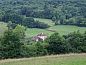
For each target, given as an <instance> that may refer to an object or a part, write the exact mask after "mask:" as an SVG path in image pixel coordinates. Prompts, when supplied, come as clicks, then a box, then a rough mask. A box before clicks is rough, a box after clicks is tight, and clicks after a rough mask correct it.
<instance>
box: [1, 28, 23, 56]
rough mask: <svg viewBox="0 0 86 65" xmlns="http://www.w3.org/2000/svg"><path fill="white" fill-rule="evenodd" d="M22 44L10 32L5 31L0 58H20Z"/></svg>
mask: <svg viewBox="0 0 86 65" xmlns="http://www.w3.org/2000/svg"><path fill="white" fill-rule="evenodd" d="M21 45H22V43H21V42H20V39H19V37H18V36H16V35H15V34H14V33H13V32H12V31H10V30H9V31H6V32H5V33H4V37H3V38H2V40H1V49H0V52H1V58H14V57H20V50H21Z"/></svg>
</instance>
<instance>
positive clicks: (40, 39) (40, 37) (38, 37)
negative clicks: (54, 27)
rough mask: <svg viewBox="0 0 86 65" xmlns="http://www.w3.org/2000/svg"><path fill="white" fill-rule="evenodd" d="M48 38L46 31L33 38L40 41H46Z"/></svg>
mask: <svg viewBox="0 0 86 65" xmlns="http://www.w3.org/2000/svg"><path fill="white" fill-rule="evenodd" d="M46 38H47V35H45V34H44V33H40V34H38V35H37V36H34V37H33V38H32V40H33V41H36V42H38V41H44V40H45V39H46Z"/></svg>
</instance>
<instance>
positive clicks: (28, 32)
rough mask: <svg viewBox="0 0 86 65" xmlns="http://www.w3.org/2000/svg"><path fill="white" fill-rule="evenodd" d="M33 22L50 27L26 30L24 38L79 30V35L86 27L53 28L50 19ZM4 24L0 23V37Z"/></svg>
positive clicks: (66, 26) (67, 26)
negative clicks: (39, 22)
mask: <svg viewBox="0 0 86 65" xmlns="http://www.w3.org/2000/svg"><path fill="white" fill-rule="evenodd" d="M34 19H35V20H39V21H41V22H44V23H46V24H48V25H50V26H51V27H50V28H47V29H37V28H27V30H26V37H32V36H35V35H37V34H40V33H44V34H46V35H48V36H50V35H51V34H53V33H54V32H58V33H59V34H60V35H66V34H68V33H70V32H74V31H77V30H80V32H81V33H83V32H84V31H86V27H78V26H72V25H57V26H54V23H53V22H52V20H50V19H41V18H34ZM6 29H7V27H6V24H5V23H0V35H1V34H2V33H3V32H4V30H6Z"/></svg>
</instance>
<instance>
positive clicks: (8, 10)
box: [0, 0, 86, 27]
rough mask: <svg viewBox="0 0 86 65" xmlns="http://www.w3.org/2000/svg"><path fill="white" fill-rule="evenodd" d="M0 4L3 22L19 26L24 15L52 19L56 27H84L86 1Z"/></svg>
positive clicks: (31, 0)
mask: <svg viewBox="0 0 86 65" xmlns="http://www.w3.org/2000/svg"><path fill="white" fill-rule="evenodd" d="M0 3H1V4H0V6H1V8H0V20H1V21H4V22H7V21H12V22H15V23H19V24H21V23H22V15H24V16H26V17H35V18H48V19H54V22H55V24H56V25H57V24H63V25H77V26H82V27H86V1H84V0H82V1H80V0H79V1H78V0H73V1H71V0H42V1H40V0H37V1H36V0H16V1H13V0H8V1H5V0H1V1H0ZM14 14H15V15H14ZM10 19H11V20H10Z"/></svg>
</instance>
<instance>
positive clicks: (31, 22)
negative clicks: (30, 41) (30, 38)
mask: <svg viewBox="0 0 86 65" xmlns="http://www.w3.org/2000/svg"><path fill="white" fill-rule="evenodd" d="M23 25H24V26H26V27H29V28H42V29H43V28H48V27H49V25H47V24H45V23H42V22H39V21H35V20H34V19H33V18H30V17H29V18H25V19H24V22H23Z"/></svg>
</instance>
